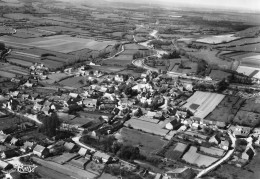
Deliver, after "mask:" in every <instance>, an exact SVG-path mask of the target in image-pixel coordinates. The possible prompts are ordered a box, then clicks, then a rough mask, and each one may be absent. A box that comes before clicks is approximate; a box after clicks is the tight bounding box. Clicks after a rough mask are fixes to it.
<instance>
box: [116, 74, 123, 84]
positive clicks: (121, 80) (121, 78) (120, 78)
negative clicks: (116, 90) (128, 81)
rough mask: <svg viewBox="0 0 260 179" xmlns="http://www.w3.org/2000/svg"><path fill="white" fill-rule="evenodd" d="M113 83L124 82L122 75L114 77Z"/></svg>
mask: <svg viewBox="0 0 260 179" xmlns="http://www.w3.org/2000/svg"><path fill="white" fill-rule="evenodd" d="M115 81H117V82H124V77H123V75H116V76H115Z"/></svg>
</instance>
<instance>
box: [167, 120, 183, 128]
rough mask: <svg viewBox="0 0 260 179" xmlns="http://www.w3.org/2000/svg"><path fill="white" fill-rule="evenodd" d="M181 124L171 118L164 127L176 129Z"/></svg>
mask: <svg viewBox="0 0 260 179" xmlns="http://www.w3.org/2000/svg"><path fill="white" fill-rule="evenodd" d="M180 126H181V123H180V121H178V120H177V119H173V120H172V121H171V122H169V123H167V124H166V125H165V128H166V129H168V130H177V129H178V128H179V127H180Z"/></svg>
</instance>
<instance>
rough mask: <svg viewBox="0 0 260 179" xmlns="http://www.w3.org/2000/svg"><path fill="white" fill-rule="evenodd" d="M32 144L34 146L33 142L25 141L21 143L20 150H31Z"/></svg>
mask: <svg viewBox="0 0 260 179" xmlns="http://www.w3.org/2000/svg"><path fill="white" fill-rule="evenodd" d="M33 146H34V143H33V142H28V141H26V142H25V143H24V144H23V146H22V147H21V151H22V152H30V151H32V149H33Z"/></svg>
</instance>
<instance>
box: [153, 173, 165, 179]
mask: <svg viewBox="0 0 260 179" xmlns="http://www.w3.org/2000/svg"><path fill="white" fill-rule="evenodd" d="M162 177H163V176H162V174H160V173H157V174H156V175H155V178H154V179H162Z"/></svg>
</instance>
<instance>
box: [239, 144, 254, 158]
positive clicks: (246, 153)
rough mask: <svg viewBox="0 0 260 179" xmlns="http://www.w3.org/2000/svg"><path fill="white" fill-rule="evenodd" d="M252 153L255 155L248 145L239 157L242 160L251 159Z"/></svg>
mask: <svg viewBox="0 0 260 179" xmlns="http://www.w3.org/2000/svg"><path fill="white" fill-rule="evenodd" d="M254 155H255V152H254V150H253V149H252V148H251V147H249V148H248V149H246V150H245V151H244V152H243V153H242V156H241V158H242V159H244V160H251V159H252V158H253V157H254Z"/></svg>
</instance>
